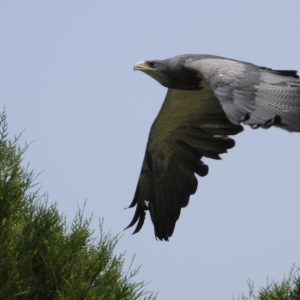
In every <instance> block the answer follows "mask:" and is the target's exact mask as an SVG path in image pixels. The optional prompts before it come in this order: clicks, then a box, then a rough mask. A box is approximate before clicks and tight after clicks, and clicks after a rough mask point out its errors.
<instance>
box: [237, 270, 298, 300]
mask: <svg viewBox="0 0 300 300" xmlns="http://www.w3.org/2000/svg"><path fill="white" fill-rule="evenodd" d="M299 271H300V270H299V268H296V267H294V268H292V270H291V271H290V274H289V276H288V277H287V278H284V279H283V280H282V281H281V282H276V281H272V282H270V283H268V284H267V285H266V286H265V287H262V288H260V289H259V290H258V292H255V289H254V285H253V283H250V284H249V293H248V295H247V296H246V295H242V296H241V297H240V298H239V299H240V300H300V273H299Z"/></svg>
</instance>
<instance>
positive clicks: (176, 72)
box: [128, 54, 300, 240]
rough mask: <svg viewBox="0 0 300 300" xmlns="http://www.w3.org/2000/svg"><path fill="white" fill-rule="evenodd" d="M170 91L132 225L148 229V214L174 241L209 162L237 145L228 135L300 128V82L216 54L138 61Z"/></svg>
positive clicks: (287, 73) (153, 134)
mask: <svg viewBox="0 0 300 300" xmlns="http://www.w3.org/2000/svg"><path fill="white" fill-rule="evenodd" d="M134 69H135V70H141V71H143V72H145V73H146V74H148V75H150V76H151V77H153V78H154V79H156V80H157V81H158V82H159V83H161V84H162V85H163V86H165V87H167V88H168V92H167V95H166V98H165V101H164V103H163V105H162V108H161V110H160V112H159V114H158V116H157V118H156V120H155V121H154V123H153V125H152V127H151V131H150V134H149V139H148V143H147V148H146V153H145V158H144V161H143V166H142V170H141V174H140V177H139V180H138V184H137V188H136V191H135V195H134V198H133V201H132V203H131V205H130V207H134V206H136V210H135V214H134V217H133V219H132V221H131V223H130V224H129V226H128V227H130V226H133V225H134V224H136V223H137V225H136V228H135V231H134V233H135V232H138V231H139V230H140V229H141V227H142V226H143V223H144V219H145V213H146V212H145V211H147V210H149V212H150V216H151V219H152V222H153V224H154V231H155V236H156V237H157V238H159V239H160V240H168V238H169V237H170V236H171V235H172V233H173V231H174V227H175V223H176V221H177V219H178V217H179V215H180V210H181V208H182V207H185V206H186V205H187V204H188V202H189V197H190V195H192V194H194V193H195V192H196V189H197V178H196V176H195V174H198V175H199V176H205V175H207V173H208V166H207V165H206V164H205V163H204V162H203V161H202V158H203V157H208V158H213V159H220V154H222V153H225V152H227V149H230V148H232V147H233V146H234V140H233V139H232V138H230V137H228V136H231V135H235V134H237V133H239V132H241V131H242V130H243V127H242V125H241V124H247V125H250V126H251V127H253V128H259V127H262V128H269V127H271V126H277V127H280V128H283V129H286V130H288V131H300V80H299V76H298V75H297V72H296V71H293V70H272V69H269V68H266V67H260V66H256V65H254V64H251V63H247V62H242V61H238V60H234V59H228V58H224V57H219V56H213V55H201V54H191V55H188V54H187V55H179V56H176V57H173V58H169V59H165V60H149V61H142V62H139V63H137V64H136V65H135V66H134Z"/></svg>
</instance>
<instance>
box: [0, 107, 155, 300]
mask: <svg viewBox="0 0 300 300" xmlns="http://www.w3.org/2000/svg"><path fill="white" fill-rule="evenodd" d="M25 150H26V147H24V148H22V147H20V146H19V141H18V138H15V139H10V138H9V137H8V131H7V122H6V114H5V112H3V113H1V114H0V299H7V300H9V299H22V300H23V299H31V300H35V299H38V300H40V299H76V300H77V299H87V300H89V299H93V300H94V299H103V300H110V299H111V300H119V299H120V300H121V299H130V300H132V299H154V298H155V297H154V295H153V293H151V292H148V291H146V290H145V284H144V282H135V281H134V279H135V278H134V276H135V275H136V274H137V272H138V269H137V270H133V271H128V272H126V271H123V269H124V261H125V256H124V254H121V255H115V254H114V248H115V246H116V243H117V242H118V237H115V236H111V235H108V234H105V233H104V232H103V230H100V238H99V239H98V240H96V239H95V238H94V237H93V236H92V232H91V230H90V228H89V220H87V219H85V218H84V216H83V214H82V212H81V211H79V212H78V213H77V215H76V217H75V219H74V220H73V222H72V224H71V226H67V224H66V220H65V217H64V216H63V215H61V214H60V213H59V212H58V209H57V207H56V205H53V204H51V205H50V204H47V197H46V196H45V195H40V193H39V191H38V187H37V186H35V185H34V181H35V179H34V174H33V172H31V171H29V170H28V168H26V167H24V166H23V155H24V152H25ZM100 227H101V226H100Z"/></svg>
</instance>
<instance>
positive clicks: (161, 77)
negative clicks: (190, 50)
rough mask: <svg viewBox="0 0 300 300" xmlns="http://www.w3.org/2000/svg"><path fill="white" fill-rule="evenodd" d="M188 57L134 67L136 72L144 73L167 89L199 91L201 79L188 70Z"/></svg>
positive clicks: (149, 61) (146, 61) (140, 63)
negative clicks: (186, 64)
mask: <svg viewBox="0 0 300 300" xmlns="http://www.w3.org/2000/svg"><path fill="white" fill-rule="evenodd" d="M187 59H188V57H186V56H176V57H173V58H169V59H163V60H145V61H140V62H138V63H137V64H135V65H134V70H139V71H143V72H144V73H146V74H148V75H150V76H151V77H153V78H154V79H155V80H157V81H158V82H159V83H160V84H162V85H163V86H165V87H167V88H173V89H181V90H197V89H199V87H200V78H199V77H198V76H197V74H196V72H195V71H193V70H191V69H188V68H186V66H185V63H186V61H187Z"/></svg>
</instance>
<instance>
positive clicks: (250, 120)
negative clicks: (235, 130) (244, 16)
mask: <svg viewBox="0 0 300 300" xmlns="http://www.w3.org/2000/svg"><path fill="white" fill-rule="evenodd" d="M186 67H187V68H190V69H192V70H194V71H196V72H197V73H198V74H199V76H200V77H202V78H203V79H204V80H205V81H206V82H207V84H208V86H209V88H210V89H211V90H212V91H213V92H214V94H215V96H216V97H217V98H218V100H219V101H220V103H221V105H222V107H223V109H224V112H225V113H226V115H227V117H228V118H229V120H230V121H231V122H233V123H235V124H239V123H240V122H244V123H245V124H249V125H251V126H257V127H269V126H271V125H277V126H279V127H282V128H284V129H287V130H289V131H300V80H299V77H298V75H297V72H296V71H289V70H272V69H268V68H264V67H258V66H256V65H253V64H250V63H245V62H241V61H236V60H230V59H225V58H221V57H213V56H212V57H204V58H201V59H198V60H194V61H190V62H187V63H186Z"/></svg>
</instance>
